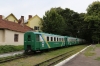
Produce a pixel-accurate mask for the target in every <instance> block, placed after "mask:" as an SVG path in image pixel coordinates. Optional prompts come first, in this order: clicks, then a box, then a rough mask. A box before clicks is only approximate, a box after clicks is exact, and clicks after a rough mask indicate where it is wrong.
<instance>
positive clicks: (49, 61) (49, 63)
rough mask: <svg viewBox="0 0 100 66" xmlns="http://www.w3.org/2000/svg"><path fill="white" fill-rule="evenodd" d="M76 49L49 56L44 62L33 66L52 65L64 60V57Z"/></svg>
mask: <svg viewBox="0 0 100 66" xmlns="http://www.w3.org/2000/svg"><path fill="white" fill-rule="evenodd" d="M77 49H80V48H77ZM77 49H74V50H71V51H68V52H66V53H64V54H61V55H58V56H56V57H54V58H51V59H49V60H46V61H44V62H41V63H38V64H36V65H34V66H53V65H54V64H56V63H58V62H60V61H61V60H64V59H66V58H67V57H69V56H70V55H72V54H74V53H75V52H77Z"/></svg>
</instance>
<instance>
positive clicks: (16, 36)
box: [14, 34, 18, 42]
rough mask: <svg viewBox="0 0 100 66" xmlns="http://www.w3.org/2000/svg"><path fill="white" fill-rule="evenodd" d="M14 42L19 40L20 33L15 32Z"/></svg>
mask: <svg viewBox="0 0 100 66" xmlns="http://www.w3.org/2000/svg"><path fill="white" fill-rule="evenodd" d="M14 42H18V34H14Z"/></svg>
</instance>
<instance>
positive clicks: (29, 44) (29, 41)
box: [24, 33, 34, 50]
mask: <svg viewBox="0 0 100 66" xmlns="http://www.w3.org/2000/svg"><path fill="white" fill-rule="evenodd" d="M32 36H33V35H32V33H26V34H24V49H25V50H32V49H33V46H34V43H33V41H34V38H33V37H32Z"/></svg>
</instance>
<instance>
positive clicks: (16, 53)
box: [0, 50, 24, 58]
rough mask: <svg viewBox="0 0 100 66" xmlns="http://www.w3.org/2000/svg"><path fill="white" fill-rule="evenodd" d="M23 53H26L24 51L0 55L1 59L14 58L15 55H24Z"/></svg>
mask: <svg viewBox="0 0 100 66" xmlns="http://www.w3.org/2000/svg"><path fill="white" fill-rule="evenodd" d="M23 52H24V50H22V51H16V52H10V53H4V54H0V58H2V57H8V56H14V55H18V54H23Z"/></svg>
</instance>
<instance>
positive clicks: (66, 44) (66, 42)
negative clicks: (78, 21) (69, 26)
mask: <svg viewBox="0 0 100 66" xmlns="http://www.w3.org/2000/svg"><path fill="white" fill-rule="evenodd" d="M65 46H68V41H67V37H66V38H65Z"/></svg>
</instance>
